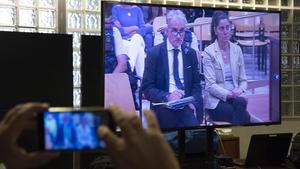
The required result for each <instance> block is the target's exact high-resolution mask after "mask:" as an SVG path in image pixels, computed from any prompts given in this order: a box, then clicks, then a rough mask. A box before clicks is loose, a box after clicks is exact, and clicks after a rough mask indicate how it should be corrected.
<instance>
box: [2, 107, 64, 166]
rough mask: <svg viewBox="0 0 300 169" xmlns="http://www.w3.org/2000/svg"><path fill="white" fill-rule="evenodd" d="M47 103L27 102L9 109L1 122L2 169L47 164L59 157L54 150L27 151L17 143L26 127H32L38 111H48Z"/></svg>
mask: <svg viewBox="0 0 300 169" xmlns="http://www.w3.org/2000/svg"><path fill="white" fill-rule="evenodd" d="M48 107H49V105H48V104H45V103H26V104H21V105H18V106H15V107H14V108H13V109H11V110H10V111H8V113H6V115H5V116H4V118H3V119H2V121H1V122H0V169H5V168H7V169H27V168H33V167H38V166H42V165H44V164H46V163H47V162H49V161H50V160H51V159H53V158H55V157H57V156H58V155H59V153H57V152H56V153H53V152H51V153H50V152H27V151H26V150H25V149H24V148H22V147H20V146H19V145H18V144H17V141H18V138H19V137H20V135H21V133H22V131H23V130H24V129H25V128H26V127H32V125H33V124H35V123H34V121H37V120H36V119H35V118H36V116H37V113H38V112H42V111H46V110H47V109H48Z"/></svg>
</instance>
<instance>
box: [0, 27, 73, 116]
mask: <svg viewBox="0 0 300 169" xmlns="http://www.w3.org/2000/svg"><path fill="white" fill-rule="evenodd" d="M0 37H1V38H0V76H1V83H0V93H1V95H0V110H1V111H7V110H8V109H10V108H12V107H13V106H15V105H16V104H21V103H24V102H47V103H49V104H50V106H72V105H73V104H72V103H73V75H72V70H73V66H72V52H73V49H72V36H71V35H63V34H42V33H21V32H0Z"/></svg>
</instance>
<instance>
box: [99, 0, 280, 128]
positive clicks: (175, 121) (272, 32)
mask: <svg viewBox="0 0 300 169" xmlns="http://www.w3.org/2000/svg"><path fill="white" fill-rule="evenodd" d="M101 12H102V18H103V19H102V23H101V24H102V25H101V28H102V30H101V32H102V38H101V40H102V43H101V44H102V56H103V61H104V67H100V69H104V72H105V76H104V78H105V80H104V82H105V83H103V86H104V98H105V99H104V103H103V105H105V106H108V105H109V104H111V103H116V104H117V105H119V106H120V107H121V108H123V109H124V110H126V111H136V112H137V114H138V115H140V116H141V120H142V122H143V123H145V120H144V118H143V116H142V115H143V113H142V112H139V111H140V110H141V109H147V108H149V109H152V110H153V111H154V112H155V114H156V116H157V118H158V121H159V124H160V127H161V128H162V129H164V130H168V129H178V128H185V129H188V128H201V127H207V126H213V127H224V126H236V125H270V124H279V123H281V113H280V32H279V31H280V12H277V11H274V12H273V11H257V10H244V9H221V8H220V9H217V8H207V7H191V6H174V5H161V4H138V3H120V2H102V10H101ZM174 49H175V50H174ZM176 49H178V50H176ZM177 51H178V52H177ZM175 53H176V54H175ZM177 53H178V54H177ZM102 71H103V70H102Z"/></svg>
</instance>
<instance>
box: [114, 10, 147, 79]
mask: <svg viewBox="0 0 300 169" xmlns="http://www.w3.org/2000/svg"><path fill="white" fill-rule="evenodd" d="M112 23H113V24H114V26H115V27H116V28H118V29H119V31H120V33H121V36H122V38H123V41H122V42H123V44H124V45H125V46H126V49H127V55H128V57H129V63H130V66H131V69H132V71H134V70H135V71H136V74H137V75H138V76H139V77H142V76H143V71H144V64H145V61H144V60H145V57H146V54H145V48H147V49H146V50H148V49H150V48H151V47H152V46H153V36H152V32H153V28H152V26H151V25H146V24H145V21H144V16H143V12H142V10H141V9H140V8H139V7H138V6H136V5H115V6H113V8H112ZM144 39H145V40H144ZM145 41H146V44H145Z"/></svg>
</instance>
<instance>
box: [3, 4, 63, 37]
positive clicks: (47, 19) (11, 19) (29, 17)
mask: <svg viewBox="0 0 300 169" xmlns="http://www.w3.org/2000/svg"><path fill="white" fill-rule="evenodd" d="M57 12H58V11H57V0H1V1H0V30H2V31H3V30H5V31H22V32H44V33H54V32H57Z"/></svg>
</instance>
